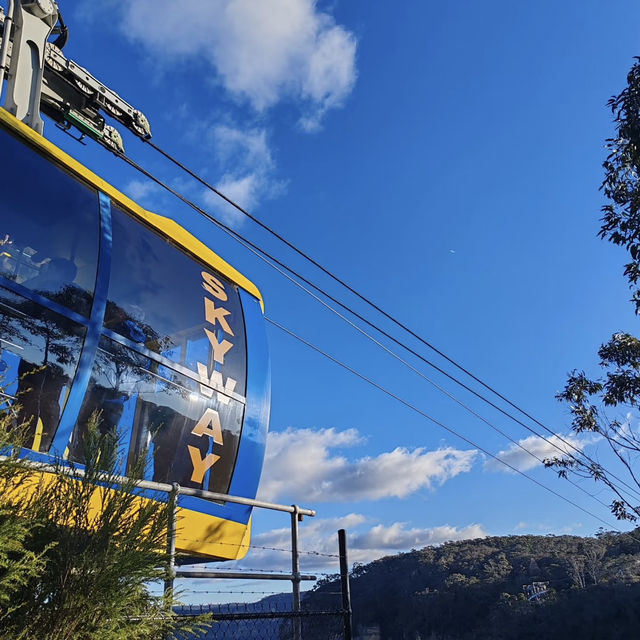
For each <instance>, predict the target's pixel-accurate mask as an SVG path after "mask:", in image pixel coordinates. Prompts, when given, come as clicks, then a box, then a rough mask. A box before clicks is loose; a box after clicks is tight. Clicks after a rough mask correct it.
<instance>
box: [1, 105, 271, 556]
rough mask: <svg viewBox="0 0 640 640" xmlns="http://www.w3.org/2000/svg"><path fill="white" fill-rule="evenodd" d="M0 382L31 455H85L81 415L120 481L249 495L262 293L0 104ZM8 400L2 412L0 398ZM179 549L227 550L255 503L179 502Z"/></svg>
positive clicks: (238, 552)
mask: <svg viewBox="0 0 640 640" xmlns="http://www.w3.org/2000/svg"><path fill="white" fill-rule="evenodd" d="M0 150H1V153H2V158H3V163H2V171H0V193H1V196H0V350H1V351H0V376H1V377H2V383H1V387H2V393H3V397H4V400H5V402H6V403H13V404H19V405H20V409H19V417H20V419H21V420H22V421H24V422H25V423H26V424H27V425H28V427H27V433H28V438H29V441H30V443H31V449H30V450H25V451H24V455H25V457H28V458H31V459H35V460H41V461H50V460H51V459H52V457H53V456H58V457H61V458H63V459H65V460H69V461H73V462H74V463H77V464H79V465H81V464H82V462H83V453H82V452H83V448H82V440H83V434H84V433H86V430H87V424H88V420H89V418H90V416H91V415H92V413H93V412H94V411H96V410H99V411H100V412H101V423H100V429H102V430H103V431H104V432H106V431H113V432H117V433H118V434H119V435H120V438H121V447H122V449H121V454H122V460H123V463H122V468H121V469H120V472H121V473H122V474H123V475H126V473H127V471H128V469H129V468H130V466H131V465H132V464H133V461H134V460H135V459H136V458H137V457H138V456H139V454H140V452H143V451H147V456H148V465H147V468H148V470H147V476H146V479H148V480H153V481H156V482H163V483H173V482H177V483H179V484H180V485H182V486H186V487H193V488H198V489H205V490H209V491H215V492H220V493H227V494H231V495H238V496H244V497H248V498H254V497H255V495H256V491H257V488H258V481H259V478H260V473H261V469H262V463H263V459H264V449H265V441H266V433H267V423H268V416H269V401H270V386H269V384H270V381H269V363H268V352H267V346H266V335H265V329H264V319H263V314H262V300H261V297H260V293H259V291H258V290H257V288H256V287H255V286H254V285H253V284H252V283H251V282H249V281H248V280H247V279H246V278H244V277H243V276H242V275H241V274H240V273H238V272H237V271H236V270H235V269H234V268H233V267H231V266H230V265H228V264H227V263H226V262H224V261H223V260H222V259H221V258H219V257H218V256H217V255H216V254H215V253H213V251H211V250H210V249H208V248H207V247H206V246H204V245H203V244H202V243H201V242H199V241H198V240H197V239H196V238H194V237H193V236H191V235H190V234H189V233H187V231H185V230H184V229H183V228H181V227H180V226H178V224H176V223H175V222H173V221H172V220H170V219H168V218H164V217H161V216H158V215H155V214H152V213H149V212H148V211H145V210H144V209H142V208H141V207H139V206H138V205H137V204H135V203H134V202H132V201H131V200H129V199H128V198H127V197H125V196H124V195H122V194H121V193H119V192H118V191H117V190H115V189H114V188H112V187H111V186H109V185H108V184H107V183H106V182H104V181H103V180H101V179H100V178H98V177H97V176H96V175H94V174H93V173H91V172H90V171H88V170H87V169H86V168H84V167H83V166H82V165H80V164H79V163H77V162H76V161H75V160H73V159H72V158H71V157H70V156H68V155H67V154H65V153H64V152H62V151H61V150H60V149H58V148H57V147H55V146H54V145H52V144H51V143H50V142H48V141H47V140H45V139H44V138H43V137H41V136H40V135H38V134H37V133H35V132H34V131H33V130H32V129H30V128H29V127H27V126H25V125H23V124H22V123H20V122H18V121H17V120H16V119H15V118H14V117H13V116H11V115H9V114H8V113H7V112H6V111H4V110H2V109H0ZM5 406H6V405H5ZM178 504H179V507H180V511H179V532H178V539H177V549H178V550H179V551H182V552H186V553H189V554H197V555H202V556H207V557H216V558H221V559H231V558H239V557H242V556H243V555H244V554H245V553H246V550H247V546H246V545H247V543H248V539H249V530H250V516H251V509H250V508H249V507H245V506H242V505H235V504H230V503H224V504H222V503H212V502H209V501H205V500H203V499H200V498H195V497H189V496H180V498H179V503H178Z"/></svg>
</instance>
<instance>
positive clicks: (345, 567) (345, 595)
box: [338, 529, 353, 640]
mask: <svg viewBox="0 0 640 640" xmlns="http://www.w3.org/2000/svg"><path fill="white" fill-rule="evenodd" d="M338 547H339V549H340V582H341V583H342V610H343V611H344V640H352V637H353V629H352V619H351V586H350V584H349V561H348V559H347V532H346V531H345V530H344V529H340V531H338Z"/></svg>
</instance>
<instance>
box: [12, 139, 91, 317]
mask: <svg viewBox="0 0 640 640" xmlns="http://www.w3.org/2000/svg"><path fill="white" fill-rule="evenodd" d="M0 146H1V147H2V150H3V157H4V158H6V159H8V161H7V162H4V163H3V166H2V170H1V171H0V194H1V196H0V275H2V276H4V277H5V278H8V279H9V280H12V281H14V282H17V283H18V284H22V285H24V286H25V287H27V288H29V289H31V290H32V291H35V292H37V293H40V294H41V295H43V296H45V297H47V298H55V299H56V301H57V302H61V303H62V304H65V305H66V306H68V307H70V308H72V309H73V310H74V311H77V312H79V313H82V314H84V315H89V313H90V310H91V299H92V295H93V290H94V288H95V279H96V265H97V256H98V237H99V205H98V198H97V193H96V192H95V191H91V190H90V189H88V188H87V187H86V186H84V185H83V184H81V183H80V182H78V181H77V180H75V179H73V178H71V177H70V176H69V175H67V174H66V173H64V172H63V171H62V170H61V169H58V168H57V167H56V166H54V165H53V164H51V163H50V162H48V161H47V160H45V159H44V158H42V157H41V156H40V155H38V154H37V153H35V152H34V151H32V150H31V149H29V147H27V146H25V145H24V144H23V143H21V142H19V141H18V140H16V139H15V138H14V137H13V136H11V135H9V134H8V133H7V132H5V131H0Z"/></svg>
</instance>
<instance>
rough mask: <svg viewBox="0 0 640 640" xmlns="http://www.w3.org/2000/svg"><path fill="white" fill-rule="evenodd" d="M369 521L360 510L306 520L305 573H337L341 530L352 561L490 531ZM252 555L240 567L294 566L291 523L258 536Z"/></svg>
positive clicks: (302, 537)
mask: <svg viewBox="0 0 640 640" xmlns="http://www.w3.org/2000/svg"><path fill="white" fill-rule="evenodd" d="M367 524H368V519H367V518H366V517H365V516H363V515H361V514H358V513H350V514H347V515H345V516H342V517H338V518H306V519H305V520H304V521H303V522H302V523H301V524H300V528H299V543H300V550H301V555H300V565H301V568H302V569H303V571H311V572H313V571H319V570H323V569H326V570H328V571H329V572H331V573H332V572H337V571H338V568H339V567H338V557H337V553H338V539H337V532H338V530H339V529H345V530H346V531H347V546H348V556H349V561H350V562H351V563H353V562H362V563H366V562H371V561H373V560H375V559H377V558H381V557H383V556H388V555H392V554H395V553H400V552H403V551H408V550H410V549H414V548H415V549H420V548H422V547H425V546H429V545H438V544H442V543H444V542H450V541H454V540H467V539H472V538H484V537H485V536H486V535H487V533H486V531H485V530H484V528H483V527H482V526H481V525H479V524H471V525H468V526H466V527H462V528H458V527H451V526H448V525H444V526H439V527H433V528H424V529H420V528H408V526H407V524H406V523H403V522H395V523H392V524H390V525H388V526H385V525H382V524H376V525H374V526H373V527H369V528H367ZM251 545H252V548H251V549H250V551H249V555H248V556H247V558H246V559H245V560H243V561H240V562H239V563H238V565H237V566H240V567H242V566H246V567H252V568H257V569H261V568H268V569H270V570H283V571H287V570H289V569H290V567H291V557H290V555H289V554H288V553H287V551H289V550H290V549H291V531H290V529H289V528H288V527H285V528H282V529H274V530H272V531H267V532H265V533H261V534H258V535H255V536H254V537H253V539H252V540H251Z"/></svg>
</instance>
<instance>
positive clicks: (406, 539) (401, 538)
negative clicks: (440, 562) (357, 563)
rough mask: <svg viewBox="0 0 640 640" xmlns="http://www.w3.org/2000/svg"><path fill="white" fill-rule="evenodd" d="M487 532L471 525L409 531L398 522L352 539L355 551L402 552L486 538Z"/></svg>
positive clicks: (355, 535) (403, 524)
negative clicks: (451, 542) (384, 550)
mask: <svg viewBox="0 0 640 640" xmlns="http://www.w3.org/2000/svg"><path fill="white" fill-rule="evenodd" d="M486 535H487V534H486V532H485V531H484V529H483V528H482V526H480V525H478V524H471V525H469V526H467V527H464V528H462V529H458V528H457V527H450V526H449V525H444V526H441V527H433V528H431V529H416V528H413V529H407V528H406V523H404V522H396V523H394V524H392V525H391V526H389V527H385V526H384V525H382V524H378V525H376V526H375V527H372V528H371V529H370V530H369V531H367V532H366V533H361V534H358V533H356V534H354V536H353V537H352V539H351V547H352V548H353V549H363V550H371V549H374V550H382V549H389V550H393V551H402V550H404V549H419V548H422V547H426V546H429V545H437V544H442V543H443V542H450V541H453V540H467V539H470V538H484V537H485V536H486Z"/></svg>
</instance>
